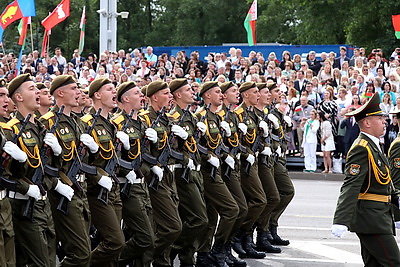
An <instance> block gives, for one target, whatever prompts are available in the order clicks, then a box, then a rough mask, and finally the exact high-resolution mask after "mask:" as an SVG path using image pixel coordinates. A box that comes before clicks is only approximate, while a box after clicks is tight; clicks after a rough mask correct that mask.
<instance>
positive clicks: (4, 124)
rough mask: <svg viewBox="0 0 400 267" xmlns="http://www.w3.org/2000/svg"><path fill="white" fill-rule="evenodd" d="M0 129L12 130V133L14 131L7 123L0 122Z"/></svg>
mask: <svg viewBox="0 0 400 267" xmlns="http://www.w3.org/2000/svg"><path fill="white" fill-rule="evenodd" d="M0 127H1V128H3V129H5V130H10V131H12V129H11V127H10V126H9V125H8V124H7V123H5V122H0Z"/></svg>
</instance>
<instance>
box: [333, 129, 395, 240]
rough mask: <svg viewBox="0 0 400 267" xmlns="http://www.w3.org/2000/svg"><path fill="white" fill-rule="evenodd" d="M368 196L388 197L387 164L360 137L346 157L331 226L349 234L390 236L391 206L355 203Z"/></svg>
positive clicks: (376, 149) (363, 201) (367, 202)
mask: <svg viewBox="0 0 400 267" xmlns="http://www.w3.org/2000/svg"><path fill="white" fill-rule="evenodd" d="M364 193H369V194H378V195H384V196H388V195H390V193H391V185H390V174H389V162H388V160H387V158H386V157H385V155H384V154H382V152H381V151H380V150H379V148H378V147H377V146H376V145H375V143H374V142H373V141H372V140H371V139H370V138H369V137H368V136H366V135H365V134H363V133H360V135H359V136H358V138H357V139H356V141H355V142H354V144H353V146H352V148H351V149H350V151H349V153H348V154H347V162H346V168H345V179H344V182H343V185H342V187H341V190H340V196H339V199H338V203H337V206H336V211H335V216H334V220H333V223H334V224H340V225H346V226H347V227H348V228H349V230H350V231H351V232H356V233H362V234H394V233H395V232H394V224H393V219H392V212H391V208H392V207H391V204H390V203H386V202H379V201H373V200H361V199H358V198H359V195H360V194H361V195H362V194H364Z"/></svg>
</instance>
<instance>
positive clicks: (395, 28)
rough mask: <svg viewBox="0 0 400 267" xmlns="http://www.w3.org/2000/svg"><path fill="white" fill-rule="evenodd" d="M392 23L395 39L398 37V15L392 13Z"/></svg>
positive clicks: (399, 27)
mask: <svg viewBox="0 0 400 267" xmlns="http://www.w3.org/2000/svg"><path fill="white" fill-rule="evenodd" d="M392 23H393V28H394V32H395V33H394V34H395V35H396V38H397V39H400V15H392Z"/></svg>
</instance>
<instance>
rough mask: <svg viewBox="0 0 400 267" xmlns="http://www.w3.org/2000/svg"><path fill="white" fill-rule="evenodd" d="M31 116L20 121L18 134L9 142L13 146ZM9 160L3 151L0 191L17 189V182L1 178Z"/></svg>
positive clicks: (0, 163)
mask: <svg viewBox="0 0 400 267" xmlns="http://www.w3.org/2000/svg"><path fill="white" fill-rule="evenodd" d="M31 116H32V114H28V115H27V116H26V118H25V119H24V120H23V121H22V123H21V128H20V130H19V132H18V134H14V136H13V138H12V139H11V142H13V143H14V144H15V143H17V140H18V138H20V137H21V135H22V133H23V132H24V130H25V127H26V125H27V124H28V122H29V120H30V118H31ZM9 160H10V155H8V154H7V153H6V152H5V151H4V152H3V153H2V154H1V157H0V175H1V176H0V190H4V189H8V190H10V191H14V192H15V191H16V187H17V181H15V180H10V179H7V178H4V177H3V173H4V169H5V166H6V165H7V163H8V161H9Z"/></svg>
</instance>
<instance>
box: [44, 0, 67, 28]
mask: <svg viewBox="0 0 400 267" xmlns="http://www.w3.org/2000/svg"><path fill="white" fill-rule="evenodd" d="M69 5H70V0H62V1H61V3H59V4H58V6H57V7H56V8H55V9H54V10H53V12H51V14H50V15H48V16H47V17H46V18H45V19H44V20H42V25H43V27H44V28H45V29H46V30H50V29H51V28H53V27H54V26H56V25H57V24H58V23H60V22H61V21H64V20H65V19H66V18H67V17H68V16H69V12H70V10H69Z"/></svg>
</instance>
